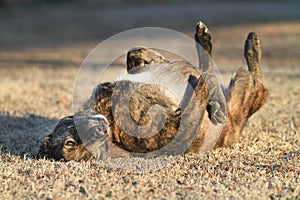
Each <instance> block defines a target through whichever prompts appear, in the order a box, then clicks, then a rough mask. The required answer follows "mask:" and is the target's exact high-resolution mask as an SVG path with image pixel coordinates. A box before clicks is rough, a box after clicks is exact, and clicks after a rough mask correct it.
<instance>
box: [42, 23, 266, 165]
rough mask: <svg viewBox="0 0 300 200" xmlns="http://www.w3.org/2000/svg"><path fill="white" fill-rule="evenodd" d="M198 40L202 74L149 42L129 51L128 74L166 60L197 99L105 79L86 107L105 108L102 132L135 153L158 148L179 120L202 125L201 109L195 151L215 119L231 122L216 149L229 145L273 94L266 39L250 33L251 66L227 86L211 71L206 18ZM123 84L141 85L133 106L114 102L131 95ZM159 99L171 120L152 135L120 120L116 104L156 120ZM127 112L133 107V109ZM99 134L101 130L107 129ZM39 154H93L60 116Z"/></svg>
mask: <svg viewBox="0 0 300 200" xmlns="http://www.w3.org/2000/svg"><path fill="white" fill-rule="evenodd" d="M195 40H196V42H198V43H199V44H200V45H201V46H202V47H203V49H204V50H205V51H207V52H206V53H205V55H204V53H203V49H201V48H200V47H199V45H196V48H197V52H198V56H199V62H200V63H201V65H200V66H199V67H200V69H201V70H202V73H200V72H199V71H198V70H196V69H195V68H194V67H193V66H192V65H191V64H190V63H187V62H185V61H178V62H170V61H168V60H167V59H166V58H164V57H163V56H162V55H161V54H160V53H158V52H156V51H154V50H151V49H146V48H143V47H141V48H133V49H131V50H129V52H128V54H127V70H128V73H131V74H135V73H140V72H141V71H143V70H147V65H149V64H150V65H151V64H158V63H161V64H165V65H167V68H168V69H170V71H172V70H173V71H175V72H177V73H180V74H182V75H183V76H184V77H185V79H186V81H188V83H189V84H190V85H191V86H192V87H193V89H194V91H195V94H196V101H197V104H188V105H187V106H186V107H184V106H183V107H182V106H181V107H180V105H182V102H184V101H187V102H188V101H189V100H190V99H191V98H192V97H191V96H186V95H185V96H184V97H183V99H181V100H180V101H176V100H174V99H172V98H168V95H166V91H165V90H164V89H163V88H161V87H159V86H154V85H144V86H143V87H139V86H140V85H139V84H140V83H134V82H130V81H126V80H120V81H117V82H112V83H102V84H99V85H98V86H97V87H96V88H95V90H94V93H93V95H92V97H91V99H90V100H89V101H88V102H87V103H86V104H85V105H84V106H85V109H86V110H89V112H92V113H99V114H101V115H103V116H105V117H106V119H107V121H108V123H109V124H108V125H109V129H103V130H106V132H105V133H104V132H103V133H102V134H110V140H111V142H112V143H114V144H116V145H117V146H119V147H121V148H122V149H125V150H127V151H130V152H135V153H145V152H152V151H155V150H158V149H160V148H162V147H164V146H165V145H166V144H168V143H169V142H170V141H171V140H172V139H173V138H174V137H175V136H176V134H177V132H178V127H179V121H181V120H182V119H186V120H185V121H184V122H183V124H181V125H184V126H187V127H190V129H194V130H196V129H197V128H199V127H195V126H196V124H197V123H196V122H195V120H189V119H193V117H194V115H195V114H197V116H199V122H200V128H199V129H198V132H197V135H196V138H195V140H194V141H193V143H192V145H191V146H190V147H189V150H188V151H189V152H198V151H199V150H200V149H201V145H203V140H204V136H205V132H206V130H207V127H208V124H209V123H210V122H211V123H213V124H219V123H225V124H224V127H223V129H222V132H221V135H220V137H219V140H218V141H217V143H216V145H215V147H214V148H218V147H224V146H229V145H231V144H233V143H235V142H237V141H238V139H239V137H240V134H241V132H242V130H243V128H244V126H245V125H246V123H247V121H248V119H249V117H250V116H251V115H252V114H254V113H255V112H256V111H257V110H258V109H259V108H260V107H261V106H262V105H263V104H264V103H265V102H266V100H267V96H268V90H267V89H266V88H265V87H264V86H263V84H262V75H261V72H260V60H261V46H260V40H259V38H258V37H257V35H256V34H255V33H249V35H248V38H247V40H246V42H245V50H244V51H245V53H244V55H245V59H246V62H247V65H248V70H246V69H243V68H240V69H239V70H238V71H237V72H236V73H235V75H234V76H233V78H232V80H231V81H230V84H229V87H228V88H226V89H223V90H222V89H221V86H220V85H219V83H218V81H217V79H216V77H215V76H214V75H212V74H211V73H209V71H210V69H211V64H212V63H211V59H210V55H211V54H212V43H211V35H210V32H209V31H208V29H207V27H206V26H205V24H203V23H202V22H199V23H198V24H197V26H196V33H195ZM208 55H209V56H208ZM157 67H159V65H157ZM182 83H183V82H182ZM182 83H179V84H182ZM185 83H186V82H185ZM116 85H117V86H116ZM120 88H131V89H136V88H139V89H138V90H136V91H135V93H133V94H132V96H131V99H130V103H129V108H128V106H122V105H125V102H122V98H120V99H119V100H118V98H117V99H116V102H115V101H114V102H113V101H112V99H111V97H112V94H113V93H114V94H117V95H120V96H121V97H122V96H124V95H127V94H126V93H125V92H124V91H126V90H120ZM118 101H120V102H118ZM156 104H158V105H161V106H162V107H164V109H165V110H166V116H165V117H166V121H165V124H164V126H163V128H162V129H161V130H160V131H159V133H157V134H155V135H153V136H151V137H134V136H133V135H134V133H131V134H127V133H126V131H123V130H122V129H120V127H119V125H118V123H117V122H116V121H115V119H114V113H113V109H115V110H117V111H118V112H119V113H122V112H124V109H129V113H130V120H133V121H134V122H135V123H136V124H138V125H146V124H151V123H152V119H151V117H150V116H149V115H147V112H148V111H149V109H150V107H151V106H153V105H156ZM115 105H116V106H115ZM195 105H196V106H197V109H198V112H199V113H195V112H193V111H194V110H195V109H196V108H195V107H193V106H195ZM112 108H113V109H112ZM126 111H127V112H128V110H126ZM205 111H207V112H205ZM119 119H121V120H120V121H122V123H128V124H129V121H130V120H129V118H128V117H126V116H122V115H121V116H120V118H119ZM89 120H95V119H89ZM154 125H155V124H154ZM101 130H102V129H101ZM101 130H100V132H101ZM99 134H100V135H101V133H99ZM137 134H138V133H137ZM180 138H181V139H182V141H176V142H174V144H173V145H174V149H176V145H177V146H178V145H182V144H185V143H184V142H185V141H188V140H190V139H191V138H189V136H188V135H187V136H186V137H185V136H181V137H180ZM185 145H190V144H185ZM175 154H176V152H175ZM39 156H40V157H44V156H45V157H48V158H54V159H56V160H60V159H63V160H66V161H67V160H82V159H89V158H91V157H92V156H91V154H90V153H89V152H88V151H87V149H86V148H85V147H84V146H83V144H82V142H81V140H80V138H79V136H78V133H77V131H76V129H75V123H74V120H73V118H72V117H66V118H63V119H61V120H60V122H59V123H58V125H57V126H56V128H55V130H54V131H53V132H52V133H51V134H50V135H49V136H47V137H46V138H45V140H44V144H43V145H42V146H41V148H40V151H39Z"/></svg>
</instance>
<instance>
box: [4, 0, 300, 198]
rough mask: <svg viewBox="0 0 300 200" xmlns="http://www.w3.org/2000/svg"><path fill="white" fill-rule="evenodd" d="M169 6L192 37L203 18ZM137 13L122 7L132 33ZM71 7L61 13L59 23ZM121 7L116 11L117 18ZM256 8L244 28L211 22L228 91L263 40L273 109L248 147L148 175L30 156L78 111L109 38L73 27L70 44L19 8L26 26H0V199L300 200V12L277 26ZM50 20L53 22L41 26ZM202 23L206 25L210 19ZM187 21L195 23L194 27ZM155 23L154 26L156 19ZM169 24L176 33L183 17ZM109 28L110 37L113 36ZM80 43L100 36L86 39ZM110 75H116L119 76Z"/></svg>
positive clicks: (12, 21) (13, 22) (253, 130)
mask: <svg viewBox="0 0 300 200" xmlns="http://www.w3.org/2000/svg"><path fill="white" fill-rule="evenodd" d="M253 4H254V3H253ZM255 5H256V6H257V8H259V7H260V5H264V6H267V5H268V4H267V3H264V4H260V3H259V2H256V4H255ZM276 5H278V6H279V7H280V6H281V2H280V1H279V2H277V3H275V4H272V6H274V7H276ZM140 6H141V5H140ZM164 6H165V7H164ZM164 6H162V7H160V8H159V10H155V8H153V9H154V10H155V11H156V12H158V13H160V12H162V11H161V10H163V9H166V10H165V12H164V13H165V14H164V15H163V16H162V17H163V19H162V21H164V19H168V17H169V16H172V15H173V16H175V15H176V9H180V8H181V9H182V10H183V11H184V12H183V11H182V12H183V13H182V14H181V15H182V17H183V19H182V20H179V21H177V22H178V23H179V24H180V25H178V27H179V28H177V30H179V31H180V29H181V28H182V31H183V32H184V33H186V34H188V35H190V36H191V37H192V34H193V26H192V27H190V28H189V27H188V26H189V25H190V24H193V23H196V21H194V22H193V21H191V20H192V19H193V17H194V16H195V15H196V14H195V13H194V10H193V9H191V12H189V9H190V8H191V7H193V6H187V7H185V6H182V7H181V6H180V4H179V5H175V6H173V7H172V8H174V9H175V11H170V10H168V9H167V8H168V6H166V5H164ZM176 6H177V7H176ZM207 6H208V7H209V8H210V7H213V6H212V5H211V4H208V5H207ZM295 6H298V8H299V4H297V3H296V4H295V5H291V7H295ZM200 7H201V6H200ZM225 7H226V6H225ZM136 8H139V7H138V6H137V7H134V8H128V7H126V9H127V10H126V9H125V11H124V10H120V13H121V14H124V13H126V14H127V15H128V16H127V21H126V20H125V22H126V23H128V24H129V25H128V26H131V25H132V24H133V26H134V25H136V24H137V25H139V24H142V22H141V21H139V20H137V21H135V20H134V17H136V16H135V15H134V14H133V16H132V15H130V13H131V12H130V11H132V10H135V9H136ZM217 8H218V9H221V8H222V7H221V6H219V7H217ZM284 8H289V7H288V6H286V7H284ZM53 9H54V8H53ZM63 9H64V8H61V9H58V11H57V12H58V15H57V16H56V17H57V18H59V17H60V16H61V15H62V13H63V12H62V11H63ZM72 9H75V8H72ZM109 9H112V8H109ZM243 9H245V10H247V9H246V8H244V7H241V10H242V11H243ZM116 10H117V9H112V13H114V12H116ZM146 10H147V9H146ZM257 10H258V14H257V17H256V18H257V19H255V20H253V21H251V23H247V20H248V19H245V21H244V22H243V23H241V22H240V21H238V22H236V23H231V24H230V25H228V26H227V25H226V23H227V21H230V19H231V20H232V21H234V19H235V16H234V13H231V15H230V16H229V18H228V19H227V21H223V22H220V23H217V22H215V20H217V19H218V17H219V18H221V17H222V14H220V15H221V16H218V15H217V11H215V12H216V13H215V14H214V15H211V16H210V15H206V17H207V21H208V22H209V23H211V24H212V25H211V29H210V30H211V33H212V34H213V42H214V52H213V54H214V61H215V62H216V64H217V65H218V67H219V69H220V72H221V74H222V76H223V77H224V82H225V84H228V81H229V78H230V76H231V75H232V74H233V72H234V71H235V70H236V69H237V68H238V67H240V66H244V67H245V66H246V65H245V62H244V60H243V45H244V40H245V37H246V35H247V33H248V32H249V31H255V32H257V34H258V35H259V36H260V38H261V40H262V45H263V59H262V71H263V76H264V83H265V85H266V87H267V88H268V89H269V90H270V95H269V99H268V102H267V103H266V105H265V106H264V107H263V108H262V109H261V110H259V111H258V112H257V113H256V114H255V115H254V116H252V117H251V119H250V121H249V123H248V124H247V126H246V128H245V129H244V131H243V135H242V137H241V138H240V142H239V143H238V144H236V145H233V146H232V147H229V148H225V149H217V150H215V151H211V152H208V153H204V154H187V155H183V156H180V157H179V158H178V159H177V160H176V162H175V163H173V164H171V165H170V166H168V167H166V168H163V169H160V170H158V171H152V172H145V173H140V174H136V173H128V172H125V171H123V170H121V169H109V168H105V167H103V166H102V165H101V163H100V162H99V161H88V162H56V161H51V160H43V159H42V160H36V159H34V158H31V156H32V155H35V154H36V153H37V151H38V149H39V146H40V145H41V141H42V139H43V137H44V136H46V135H48V134H49V133H50V132H51V131H52V130H53V128H54V126H55V125H56V123H57V121H58V120H59V119H60V118H62V117H64V116H67V115H70V114H72V113H73V111H72V97H73V83H74V80H75V77H76V73H77V70H78V68H79V66H80V64H81V62H82V61H83V59H84V58H85V57H86V55H87V54H88V53H89V51H91V50H92V48H93V47H94V46H95V45H97V44H98V42H100V41H101V40H98V39H97V38H95V37H94V35H96V33H90V36H91V37H88V36H86V34H87V32H88V31H87V32H84V31H83V32H81V33H77V32H76V30H77V29H76V27H74V26H73V25H74V24H73V25H71V26H70V27H69V29H70V28H72V27H73V28H74V29H72V30H74V31H75V32H76V34H78V35H76V34H75V33H74V34H75V35H74V36H73V38H71V39H70V41H67V40H64V37H65V35H67V34H68V33H69V32H67V31H66V30H67V28H65V29H66V30H65V29H64V27H62V26H60V25H59V26H56V25H55V23H58V22H57V19H53V20H52V21H51V19H52V18H46V17H45V16H41V21H38V19H32V16H34V15H33V14H32V13H30V12H28V13H27V12H25V11H20V10H17V11H15V12H20V13H22V14H24V18H23V19H22V18H21V17H15V15H12V17H11V18H8V17H7V18H4V19H3V18H2V19H1V20H0V27H6V28H5V29H3V30H4V31H3V32H0V38H1V39H0V42H2V44H3V45H2V46H1V45H0V77H1V79H0V80H1V81H0V88H1V90H0V146H1V149H0V199H55V200H57V199H83V198H86V199H134V198H135V199H145V198H146V199H300V185H299V184H300V133H299V127H300V100H299V97H300V84H299V79H300V40H299V38H300V18H299V16H298V15H297V13H296V14H295V13H293V12H292V11H293V8H291V10H290V11H291V12H290V13H289V12H287V11H286V12H284V11H282V12H279V13H277V15H278V19H275V20H274V21H273V20H270V19H269V18H270V17H269V18H268V16H269V14H270V13H272V12H271V11H270V10H267V12H266V13H267V14H266V16H265V15H264V13H265V12H264V11H265V10H259V9H257ZM33 11H34V9H33ZM221 11H222V9H221V10H220V12H221ZM242 11H241V12H242ZM6 12H8V11H5V12H2V15H3V16H4V14H3V13H6ZM47 12H50V11H47ZM81 12H83V11H81ZM105 12H108V11H107V10H106V11H105ZM222 12H226V10H225V11H222ZM120 13H119V14H120ZM268 13H269V14H268ZM282 13H283V14H282ZM39 14H40V13H39ZM71 14H72V13H70V12H69V13H67V14H66V15H67V17H69V16H72V15H71ZM85 14H86V13H85ZM94 14H95V13H94ZM225 14H226V13H225ZM273 14H274V13H273ZM99 15H101V14H99ZM111 15H112V16H114V14H111ZM140 15H141V16H142V17H144V18H145V16H144V15H142V14H140ZM140 15H137V16H140ZM270 15H271V14H270ZM277 15H276V13H275V14H274V16H277ZM294 15H296V16H294ZM7 16H9V15H7ZM79 16H81V17H84V16H85V15H84V13H83V14H82V13H81V14H80V15H79ZM87 16H88V15H87ZM118 16H119V15H118V14H115V18H113V20H115V21H114V23H116V24H118V21H117V18H118ZM226 16H227V15H226ZM119 17H120V16H119ZM177 17H178V18H180V15H179V16H177ZM244 17H245V16H244ZM259 17H261V21H259V20H258V19H259ZM44 18H46V19H47V20H48V21H47V20H46V19H45V20H46V21H47V22H49V24H46V25H42V23H43V20H44ZM78 18H80V17H78ZM86 18H88V17H86ZM197 18H198V19H199V18H202V16H201V13H199V14H198V16H197ZM68 19H69V20H70V18H68ZM80 19H81V18H80ZM84 19H85V18H84ZM184 19H186V20H189V22H188V23H187V25H185V24H184V23H183V21H184ZM22 20H23V21H22ZM30 20H33V22H32V24H31V27H30V28H28V29H27V28H24V27H25V26H20V27H21V29H22V27H23V31H24V34H23V35H22V34H20V36H19V37H18V34H19V33H18V31H17V27H19V25H21V24H23V23H24V22H25V23H26V22H30ZM239 20H241V19H239ZM100 21H101V20H100ZM50 22H53V23H54V24H50ZM129 22H131V25H130V23H129ZM134 22H136V23H134ZM192 22H193V23H192ZM119 23H120V22H119ZM147 23H148V24H149V23H150V22H147ZM160 23H162V22H160ZM164 23H165V22H164ZM209 23H207V25H208V26H210V24H209ZM80 24H81V26H79V25H78V26H79V27H85V25H86V26H89V24H85V21H84V20H82V21H81V22H80ZM104 24H105V23H104ZM150 24H153V25H155V20H153V21H152V22H151V23H150ZM5 25H9V26H5ZM159 25H160V26H161V24H159ZM99 26H100V25H99ZM122 26H124V25H122ZM166 26H167V25H166ZM168 26H169V27H172V26H173V27H176V20H175V21H172V22H171V25H168ZM47 28H48V29H47ZM53 28H62V30H61V31H62V32H63V33H62V37H60V38H57V40H55V39H56V37H58V36H59V34H58V33H57V35H56V32H55V31H54V29H53ZM52 30H53V33H52V32H51V31H52ZM55 30H56V29H55ZM59 30H60V29H59ZM115 30H118V29H114V31H115ZM93 31H94V32H97V31H99V30H96V29H93ZM105 31H106V33H103V35H102V36H101V37H105V36H106V35H109V34H110V33H111V32H109V31H108V30H107V29H105ZM71 32H72V31H71ZM71 32H70V33H71ZM100 32H101V30H100ZM112 32H113V31H112ZM43 34H45V35H43ZM10 36H11V37H10ZM44 36H45V44H44V43H43V42H42V41H43V37H44ZM80 36H86V37H87V38H92V39H90V40H79V39H78V38H80ZM13 37H16V40H14V38H13ZM101 37H99V38H101ZM5 38H6V39H5ZM59 39H60V40H61V41H60V42H58V43H56V42H57V41H58V40H59ZM102 39H104V38H102ZM73 40H74V42H72V41H73ZM158 40H159V39H158ZM9 41H10V42H9ZM30 41H32V43H30ZM52 41H53V43H52ZM63 42H64V43H63ZM162 42H163V41H162ZM174 42H176V41H174ZM10 43H11V44H12V47H9V44H10ZM129 48H131V47H128V49H129ZM122 62H125V61H124V60H123V61H122ZM116 70H119V68H118V67H116ZM110 73H111V76H112V77H113V75H114V72H110Z"/></svg>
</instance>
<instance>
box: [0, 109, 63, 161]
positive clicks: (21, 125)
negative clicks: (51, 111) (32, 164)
mask: <svg viewBox="0 0 300 200" xmlns="http://www.w3.org/2000/svg"><path fill="white" fill-rule="evenodd" d="M57 122H58V120H55V119H49V118H47V117H42V116H38V115H33V114H28V115H26V116H24V117H17V116H12V115H0V154H11V155H16V156H21V157H24V156H26V157H27V156H28V157H31V156H35V155H36V154H37V152H38V150H39V147H40V145H41V144H42V140H43V138H44V137H45V136H46V135H48V134H50V132H51V131H52V130H53V128H54V127H55V125H56V123H57Z"/></svg>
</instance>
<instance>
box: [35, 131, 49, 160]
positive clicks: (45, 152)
mask: <svg viewBox="0 0 300 200" xmlns="http://www.w3.org/2000/svg"><path fill="white" fill-rule="evenodd" d="M49 139H50V137H49V136H46V137H45V138H44V140H43V144H42V145H41V147H40V150H39V152H38V158H44V157H47V155H48V153H49Z"/></svg>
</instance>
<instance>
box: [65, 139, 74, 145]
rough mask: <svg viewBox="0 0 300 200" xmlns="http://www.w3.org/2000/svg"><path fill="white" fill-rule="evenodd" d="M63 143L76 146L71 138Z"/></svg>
mask: <svg viewBox="0 0 300 200" xmlns="http://www.w3.org/2000/svg"><path fill="white" fill-rule="evenodd" d="M65 145H67V146H69V147H74V146H76V142H75V141H73V140H68V141H66V142H65Z"/></svg>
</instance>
